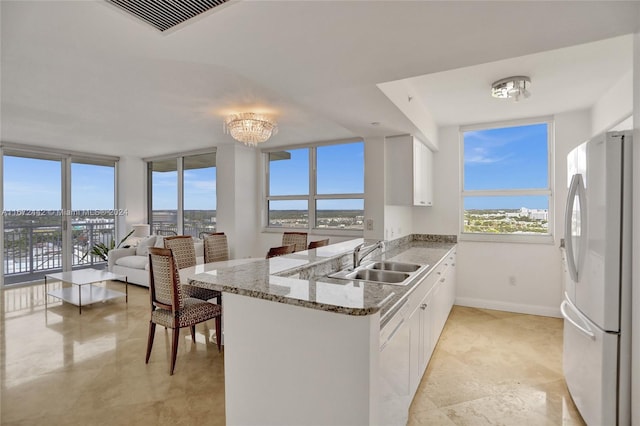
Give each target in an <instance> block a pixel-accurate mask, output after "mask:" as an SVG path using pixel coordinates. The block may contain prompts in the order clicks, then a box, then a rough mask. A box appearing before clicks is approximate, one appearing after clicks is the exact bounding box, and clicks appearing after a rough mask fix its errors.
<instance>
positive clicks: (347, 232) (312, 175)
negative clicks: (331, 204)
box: [261, 138, 365, 237]
mask: <svg viewBox="0 0 640 426" xmlns="http://www.w3.org/2000/svg"><path fill="white" fill-rule="evenodd" d="M355 143H362V144H363V146H364V143H365V141H364V140H363V139H360V138H358V139H342V140H336V141H326V142H315V143H308V144H299V145H287V146H281V147H276V148H265V149H262V150H261V153H262V155H261V157H262V168H263V174H262V176H263V179H264V182H263V185H262V191H263V195H262V199H263V202H262V210H263V211H262V214H261V217H262V231H263V232H276V233H282V232H284V231H293V232H295V231H298V232H301V231H306V232H308V233H309V234H312V235H313V234H321V235H336V236H345V237H347V236H355V237H361V236H362V235H363V233H364V227H365V225H364V223H363V224H362V229H339V228H318V227H317V223H316V219H317V215H316V213H317V212H316V201H318V200H340V199H348V200H352V199H358V200H359V199H361V200H362V201H363V212H364V199H365V196H364V195H365V193H364V190H363V192H362V193H345V194H318V189H317V178H318V176H317V149H318V147H323V146H330V145H347V144H355ZM294 149H308V150H309V193H308V194H306V195H305V194H296V195H270V193H269V185H270V178H271V176H270V170H269V154H270V153H272V152H279V151H288V150H294ZM363 170H364V167H363ZM363 183H364V175H363ZM286 200H289V201H295V200H299V201H307V206H308V212H309V213H308V219H309V223H308V225H307V227H306V228H292V227H272V226H269V202H270V201H286ZM363 214H364V213H363Z"/></svg>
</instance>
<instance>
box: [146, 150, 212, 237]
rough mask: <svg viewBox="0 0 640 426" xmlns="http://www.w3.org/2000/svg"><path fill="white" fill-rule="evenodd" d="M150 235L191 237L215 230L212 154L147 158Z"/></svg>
mask: <svg viewBox="0 0 640 426" xmlns="http://www.w3.org/2000/svg"><path fill="white" fill-rule="evenodd" d="M146 161H148V168H149V206H150V208H149V210H150V211H149V217H150V218H151V232H152V233H154V234H162V235H173V234H180V235H191V236H193V237H194V238H198V237H199V236H200V234H201V233H202V232H213V231H215V228H216V153H215V152H205V153H198V154H184V155H181V156H171V157H169V158H158V159H147V160H146Z"/></svg>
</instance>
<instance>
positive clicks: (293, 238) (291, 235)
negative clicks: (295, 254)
mask: <svg viewBox="0 0 640 426" xmlns="http://www.w3.org/2000/svg"><path fill="white" fill-rule="evenodd" d="M288 244H294V245H295V249H294V250H293V251H302V250H306V249H307V233H306V232H285V233H284V234H282V245H283V246H286V245H288Z"/></svg>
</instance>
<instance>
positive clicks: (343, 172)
mask: <svg viewBox="0 0 640 426" xmlns="http://www.w3.org/2000/svg"><path fill="white" fill-rule="evenodd" d="M287 152H289V153H290V154H291V158H290V159H288V160H277V161H270V162H269V194H270V195H300V196H303V197H308V195H309V153H310V151H309V149H308V148H301V149H291V150H287ZM316 152H317V172H316V173H317V182H318V184H317V185H318V188H317V192H318V194H358V193H364V142H359V143H351V144H341V145H326V146H319V147H318V148H317V150H316ZM307 203H308V201H306V200H304V201H302V200H278V201H272V202H271V204H270V207H271V210H306V209H307ZM318 209H327V210H335V209H345V210H363V209H364V200H363V199H362V198H360V199H343V200H319V201H318Z"/></svg>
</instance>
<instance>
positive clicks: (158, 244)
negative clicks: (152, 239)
mask: <svg viewBox="0 0 640 426" xmlns="http://www.w3.org/2000/svg"><path fill="white" fill-rule="evenodd" d="M154 247H158V248H164V236H163V235H157V236H156V244H155V245H154Z"/></svg>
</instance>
